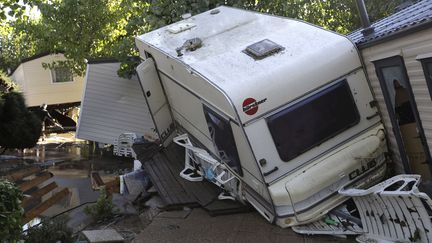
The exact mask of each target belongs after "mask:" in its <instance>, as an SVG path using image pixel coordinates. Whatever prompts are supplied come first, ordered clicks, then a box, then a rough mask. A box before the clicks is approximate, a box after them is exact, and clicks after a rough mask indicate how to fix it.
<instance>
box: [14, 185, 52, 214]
mask: <svg viewBox="0 0 432 243" xmlns="http://www.w3.org/2000/svg"><path fill="white" fill-rule="evenodd" d="M55 188H57V183H55V182H51V183H50V184H48V185H46V186H44V187H42V188H40V189H39V190H37V191H35V192H33V193H32V194H30V197H25V198H24V199H23V201H22V203H21V205H22V206H23V207H24V208H25V207H27V206H28V205H29V203H30V202H32V201H33V200H36V199H40V198H41V197H42V196H43V195H45V194H47V193H48V192H50V191H52V190H54V189H55Z"/></svg>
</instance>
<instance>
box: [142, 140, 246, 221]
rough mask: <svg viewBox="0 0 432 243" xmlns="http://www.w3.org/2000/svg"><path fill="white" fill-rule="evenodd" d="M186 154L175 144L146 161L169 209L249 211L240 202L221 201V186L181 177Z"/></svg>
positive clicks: (210, 211) (214, 213)
mask: <svg viewBox="0 0 432 243" xmlns="http://www.w3.org/2000/svg"><path fill="white" fill-rule="evenodd" d="M184 156H185V154H184V148H182V147H180V146H178V145H176V144H174V143H173V144H171V145H169V146H168V148H166V149H163V150H162V151H161V152H159V153H158V154H156V155H155V156H154V157H153V159H152V160H149V161H146V162H144V169H145V171H146V172H147V173H148V175H149V176H150V179H151V181H152V182H153V185H154V187H155V188H156V190H157V191H158V193H159V195H160V197H161V198H162V200H163V201H164V203H165V204H166V205H165V208H166V209H168V210H169V209H177V208H181V207H184V206H188V207H198V206H201V207H203V208H204V209H206V210H207V211H208V212H209V213H210V215H219V214H226V213H238V212H246V211H249V210H250V208H249V207H247V206H245V205H243V204H241V203H238V202H233V201H230V200H223V201H220V200H218V199H217V197H218V195H219V194H220V192H221V189H220V188H219V187H217V186H216V185H214V184H212V183H210V182H208V181H202V182H190V181H187V180H185V179H183V178H181V177H180V175H179V173H180V171H181V170H182V169H183V167H184V158H185V157H184Z"/></svg>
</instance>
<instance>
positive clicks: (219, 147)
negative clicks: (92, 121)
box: [136, 7, 387, 227]
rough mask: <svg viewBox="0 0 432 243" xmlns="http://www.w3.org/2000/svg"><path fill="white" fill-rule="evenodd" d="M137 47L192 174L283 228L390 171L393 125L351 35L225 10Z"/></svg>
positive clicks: (164, 120) (163, 121) (164, 130)
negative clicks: (382, 113) (387, 127)
mask: <svg viewBox="0 0 432 243" xmlns="http://www.w3.org/2000/svg"><path fill="white" fill-rule="evenodd" d="M136 45H137V47H138V49H139V52H140V56H141V58H142V59H143V62H142V63H141V64H140V65H139V66H138V68H137V73H138V76H139V79H140V82H141V84H142V88H143V91H144V94H145V96H146V100H147V104H148V106H149V108H150V113H151V114H152V118H153V121H154V123H155V126H156V129H155V131H156V132H157V133H158V135H159V137H160V139H161V141H162V142H163V144H164V145H166V144H168V143H170V142H172V140H173V138H174V137H176V138H175V142H177V143H178V144H180V145H182V146H184V147H185V148H186V151H187V155H188V156H187V158H186V160H187V161H186V162H187V163H186V168H185V170H183V171H182V176H183V177H184V178H186V179H189V180H192V181H193V180H200V179H201V178H202V177H204V178H207V179H209V180H210V181H212V182H214V183H215V184H217V185H219V186H221V187H223V188H224V190H226V192H227V193H226V194H224V195H221V196H222V197H227V198H235V199H236V200H239V201H242V202H248V203H250V204H251V205H253V206H254V207H255V208H256V210H257V211H259V212H260V213H261V214H262V216H264V217H265V218H266V219H267V220H268V221H269V222H275V223H276V224H278V225H280V226H281V227H289V226H293V225H297V224H304V223H308V222H311V221H314V220H317V219H319V218H320V217H322V216H323V215H324V214H326V213H327V212H328V211H329V210H331V209H332V208H334V207H335V206H337V205H339V204H340V203H342V202H343V201H344V200H346V199H347V198H346V197H343V196H341V195H339V194H338V193H337V192H338V189H340V188H341V187H342V186H347V185H348V186H353V187H354V186H355V187H365V186H368V185H372V184H374V183H376V182H377V181H379V180H381V179H382V178H383V176H384V172H385V168H386V158H385V152H386V149H387V148H386V141H385V136H384V129H383V126H382V124H381V121H380V117H379V115H378V111H377V108H376V107H375V105H374V104H375V102H374V99H373V96H372V94H371V91H370V88H369V86H368V83H367V80H366V77H365V72H364V70H363V68H362V64H361V61H360V57H359V53H358V51H357V49H356V47H355V45H354V44H353V43H352V42H351V41H350V40H349V39H347V38H346V37H344V36H342V35H339V34H336V33H334V32H331V31H327V30H324V29H322V28H319V27H317V26H313V25H311V24H308V23H305V22H301V21H298V20H293V19H287V18H282V17H277V16H270V15H265V14H260V13H255V12H250V11H245V10H239V9H235V8H229V7H218V8H216V9H213V10H211V11H207V12H204V13H202V14H198V15H196V16H192V17H190V18H188V19H184V20H182V21H179V22H177V23H174V24H171V25H168V26H165V27H163V28H160V29H157V30H155V31H152V32H149V33H146V34H144V35H141V36H138V37H137V38H136ZM181 134H184V135H181ZM178 135H181V136H178ZM188 166H189V167H188ZM194 169H196V170H194Z"/></svg>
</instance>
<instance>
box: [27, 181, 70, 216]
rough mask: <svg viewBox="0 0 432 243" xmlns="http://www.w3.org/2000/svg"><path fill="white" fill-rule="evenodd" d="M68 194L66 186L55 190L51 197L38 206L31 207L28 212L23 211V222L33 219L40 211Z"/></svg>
mask: <svg viewBox="0 0 432 243" xmlns="http://www.w3.org/2000/svg"><path fill="white" fill-rule="evenodd" d="M68 194H69V190H68V189H67V188H64V189H63V190H61V191H59V192H57V193H56V194H54V195H53V196H52V197H50V198H48V199H47V200H45V201H44V202H42V203H41V204H39V205H38V206H36V207H34V208H32V209H31V210H29V211H28V212H26V213H25V215H24V219H23V224H26V223H28V222H29V221H30V220H32V219H34V218H35V217H37V216H38V215H40V214H41V213H43V212H44V211H45V210H47V209H48V208H49V207H51V206H52V205H54V204H55V203H57V202H58V201H60V200H61V199H62V198H64V197H66V196H67V195H68Z"/></svg>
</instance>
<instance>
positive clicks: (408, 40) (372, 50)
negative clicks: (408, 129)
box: [361, 29, 432, 173]
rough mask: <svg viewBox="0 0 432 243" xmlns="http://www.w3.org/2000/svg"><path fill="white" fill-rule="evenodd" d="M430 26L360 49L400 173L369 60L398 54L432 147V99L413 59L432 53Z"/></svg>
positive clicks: (386, 114)
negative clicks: (401, 59) (403, 64)
mask: <svg viewBox="0 0 432 243" xmlns="http://www.w3.org/2000/svg"><path fill="white" fill-rule="evenodd" d="M431 36H432V29H427V30H424V31H420V32H417V33H415V34H411V35H406V36H404V37H401V38H396V39H393V40H391V41H388V42H384V43H381V44H378V45H375V46H372V47H368V48H365V49H363V50H361V52H362V56H363V58H364V62H365V66H366V68H367V72H368V76H369V80H370V82H371V86H372V89H373V92H374V93H375V98H376V100H377V101H378V106H379V108H380V110H381V114H382V117H383V122H384V125H385V126H386V128H387V134H388V140H389V144H390V147H389V149H390V151H391V152H392V154H393V160H394V161H395V162H396V165H397V167H396V171H397V172H399V173H403V167H402V162H401V158H400V154H399V150H398V146H397V143H396V138H395V135H394V133H393V127H392V124H391V121H390V117H389V113H388V110H387V107H386V104H385V101H384V96H383V92H382V89H381V86H380V83H379V80H378V77H377V75H376V71H375V67H374V64H373V63H372V62H371V61H375V60H379V59H383V58H386V57H391V56H394V55H401V56H402V57H403V59H404V62H405V67H406V69H407V73H408V77H409V80H410V83H411V86H412V89H413V93H414V96H415V101H416V103H417V109H418V112H419V115H420V119H421V122H422V125H423V129H424V133H425V136H426V139H427V143H428V145H429V148H431V147H432V101H431V95H430V94H429V92H428V88H427V84H426V80H425V76H424V73H423V70H422V66H421V62H420V61H418V60H416V57H417V56H418V55H422V54H427V53H432V42H431V40H432V38H431Z"/></svg>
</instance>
